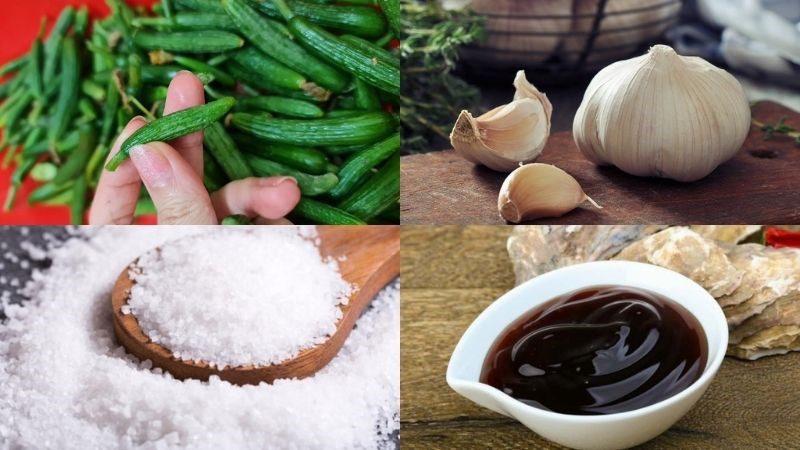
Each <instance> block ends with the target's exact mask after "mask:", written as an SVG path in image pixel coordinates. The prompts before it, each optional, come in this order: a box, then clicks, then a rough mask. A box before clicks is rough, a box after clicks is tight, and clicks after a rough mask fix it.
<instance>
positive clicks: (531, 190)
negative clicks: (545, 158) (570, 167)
mask: <svg viewBox="0 0 800 450" xmlns="http://www.w3.org/2000/svg"><path fill="white" fill-rule="evenodd" d="M584 201H589V202H590V203H591V204H592V205H594V206H595V207H597V208H601V206H600V205H598V204H597V203H595V202H594V200H592V199H591V198H589V197H588V196H587V195H586V194H585V193H584V192H583V189H582V188H581V186H580V184H578V181H577V180H575V178H573V177H572V176H571V175H570V174H568V173H567V172H564V171H563V170H561V169H559V168H558V167H556V166H553V165H550V164H538V163H534V164H526V165H523V166H519V167H518V168H517V169H516V170H514V171H513V172H511V174H510V175H508V177H507V178H506V179H505V181H503V186H502V187H501V188H500V193H499V195H498V196H497V210H498V211H499V212H500V216H502V217H503V218H504V219H505V220H507V221H509V222H511V223H520V222H522V221H524V220H532V219H538V218H542V217H560V216H562V215H564V214H566V213H568V212H570V211H572V210H573V209H575V208H576V207H577V206H578V205H580V204H581V203H583V202H584Z"/></svg>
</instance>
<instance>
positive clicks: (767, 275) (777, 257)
mask: <svg viewBox="0 0 800 450" xmlns="http://www.w3.org/2000/svg"><path fill="white" fill-rule="evenodd" d="M728 257H729V258H730V260H731V261H732V262H733V264H734V265H735V266H736V267H737V268H739V269H740V270H742V271H743V273H744V278H743V280H742V284H741V286H740V287H739V289H737V291H736V292H734V293H733V294H732V295H729V296H726V297H722V298H719V299H718V300H719V303H720V306H722V307H723V309H722V310H723V311H724V312H725V317H727V318H728V325H730V326H736V325H739V324H740V323H742V322H744V321H745V320H747V319H748V318H749V317H752V316H754V315H756V314H761V313H762V312H763V311H764V310H765V309H766V308H767V307H768V306H770V305H771V304H772V303H773V302H775V301H776V300H778V299H779V298H781V297H784V296H787V295H791V294H792V293H796V292H799V291H800V270H798V267H800V250H798V249H793V248H782V249H775V248H771V247H765V246H763V245H760V244H745V245H737V246H734V247H733V248H732V249H731V250H730V251H729V253H728Z"/></svg>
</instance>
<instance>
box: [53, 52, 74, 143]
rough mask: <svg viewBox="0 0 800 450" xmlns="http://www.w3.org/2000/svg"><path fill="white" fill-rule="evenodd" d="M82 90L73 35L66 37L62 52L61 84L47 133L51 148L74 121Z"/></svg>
mask: <svg viewBox="0 0 800 450" xmlns="http://www.w3.org/2000/svg"><path fill="white" fill-rule="evenodd" d="M79 91H80V64H79V61H78V49H77V48H76V45H75V39H73V38H72V37H71V36H70V37H67V38H65V39H64V45H63V48H62V54H61V85H60V89H59V92H58V99H57V100H56V110H55V113H54V114H53V118H52V121H51V122H50V127H49V129H48V133H47V140H48V142H49V143H50V148H51V149H55V145H56V142H58V140H59V138H60V137H61V135H63V134H64V132H65V131H66V130H67V128H68V127H69V124H70V122H72V116H73V115H74V114H75V110H76V108H77V106H78V93H79Z"/></svg>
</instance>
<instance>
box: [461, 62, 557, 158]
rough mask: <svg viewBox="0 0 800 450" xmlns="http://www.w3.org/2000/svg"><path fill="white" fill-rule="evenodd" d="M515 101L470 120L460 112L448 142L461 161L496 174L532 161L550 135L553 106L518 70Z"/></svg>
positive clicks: (515, 81) (470, 116)
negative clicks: (491, 170)
mask: <svg viewBox="0 0 800 450" xmlns="http://www.w3.org/2000/svg"><path fill="white" fill-rule="evenodd" d="M514 86H515V87H516V92H515V94H514V101H512V102H511V103H509V104H507V105H502V106H498V107H497V108H494V109H493V110H491V111H489V112H487V113H485V114H483V115H481V116H479V117H477V118H476V117H473V116H472V114H471V113H470V112H469V111H461V114H459V116H458V119H457V120H456V124H455V126H454V127H453V131H452V132H451V133H450V143H451V144H452V146H453V148H454V149H455V150H456V152H457V153H458V154H459V155H461V156H462V157H464V159H466V160H468V161H470V162H473V163H475V164H483V165H485V166H486V167H489V168H490V169H493V170H496V171H498V172H511V171H512V170H514V169H516V168H517V166H518V165H519V164H520V163H527V162H531V161H534V160H535V159H536V158H538V157H539V155H540V154H541V153H542V150H544V146H545V144H546V143H547V138H548V137H549V136H550V117H551V115H552V113H553V105H551V104H550V101H549V100H548V99H547V96H546V95H544V94H543V93H541V92H539V90H538V89H536V87H534V86H533V85H532V84H530V83H529V82H528V80H527V79H526V78H525V72H523V71H521V70H520V71H519V72H518V73H517V76H516V78H515V79H514Z"/></svg>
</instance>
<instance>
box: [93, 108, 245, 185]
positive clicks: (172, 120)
mask: <svg viewBox="0 0 800 450" xmlns="http://www.w3.org/2000/svg"><path fill="white" fill-rule="evenodd" d="M234 103H236V100H234V99H233V97H225V98H221V99H219V100H215V101H213V102H211V103H207V104H205V105H201V106H195V107H194V108H189V109H184V110H182V111H178V112H174V113H172V114H169V115H167V116H164V117H161V118H159V119H156V120H154V121H152V122H150V123H149V124H147V125H145V126H143V127H142V128H139V129H138V130H136V131H135V132H134V133H133V134H132V135H130V137H128V139H126V140H125V142H123V143H122V147H121V148H120V150H119V153H117V154H116V155H114V157H113V158H111V160H110V161H109V162H108V164H106V169H108V170H111V171H113V170H116V169H117V167H119V165H120V164H122V162H123V161H125V160H126V159H128V156H129V153H130V151H131V148H133V147H134V146H137V145H141V144H146V143H148V142H153V141H169V140H172V139H175V138H177V137H181V136H185V135H187V134H190V133H193V132H195V131H199V130H202V129H204V128H207V127H208V126H209V125H211V124H213V123H215V122H216V121H217V120H219V119H220V118H221V117H222V116H224V115H225V113H227V112H228V111H229V110H230V109H231V108H232V107H233V105H234Z"/></svg>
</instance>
